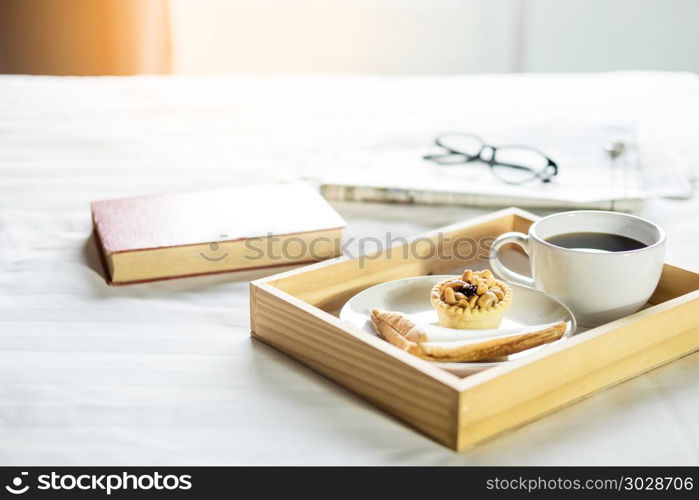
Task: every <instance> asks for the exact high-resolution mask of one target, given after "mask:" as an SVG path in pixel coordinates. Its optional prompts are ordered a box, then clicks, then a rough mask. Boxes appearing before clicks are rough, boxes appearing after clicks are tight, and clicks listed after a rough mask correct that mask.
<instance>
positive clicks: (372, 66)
mask: <svg viewBox="0 0 699 500" xmlns="http://www.w3.org/2000/svg"><path fill="white" fill-rule="evenodd" d="M171 12H172V21H173V49H174V71H175V72H178V73H218V72H235V71H255V72H286V71H293V72H298V71H314V72H351V73H381V74H411V73H418V74H434V73H469V72H486V73H497V72H512V71H603V70H615V69H659V70H688V71H699V0H171Z"/></svg>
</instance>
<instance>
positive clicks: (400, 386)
mask: <svg viewBox="0 0 699 500" xmlns="http://www.w3.org/2000/svg"><path fill="white" fill-rule="evenodd" d="M294 302H295V301H294V300H293V299H292V300H285V297H284V296H283V295H282V294H281V293H280V292H275V291H274V290H271V289H270V288H269V287H266V286H265V285H257V286H255V285H253V294H252V296H251V303H252V304H253V305H252V309H253V310H254V315H255V323H254V330H253V334H254V336H255V338H258V339H260V340H262V341H264V342H265V343H267V344H269V345H271V346H273V347H275V348H277V349H279V350H281V351H282V352H284V353H286V354H288V355H289V356H291V357H293V358H296V359H298V360H299V361H301V362H302V363H304V364H306V365H307V366H309V367H310V368H312V369H314V370H316V371H317V372H319V373H322V374H323V375H325V376H327V377H329V378H331V379H332V380H335V381H336V382H338V383H339V384H341V385H343V386H345V387H346V388H348V389H349V390H350V391H352V392H355V393H357V394H358V395H360V396H362V397H364V398H366V399H368V400H370V401H372V402H373V403H375V404H376V405H377V406H379V407H381V408H383V409H385V410H386V411H388V412H390V413H392V414H394V415H396V416H397V417H399V418H401V419H402V420H404V421H406V422H408V423H410V424H411V425H413V426H414V427H415V428H417V429H418V430H420V431H422V432H424V433H425V434H427V435H429V436H431V437H432V438H434V439H436V440H437V441H439V442H441V443H443V444H445V445H447V446H449V447H455V446H456V444H457V428H456V427H455V426H454V425H453V422H455V421H456V419H457V415H458V406H457V404H458V399H459V393H458V391H457V390H456V389H455V386H456V383H457V382H458V379H457V378H456V377H453V376H452V375H450V374H447V373H445V372H442V371H441V370H439V369H438V368H435V367H433V366H431V365H430V364H429V363H426V362H424V361H422V360H420V359H418V358H414V357H412V356H410V355H409V354H407V353H403V354H405V356H400V355H399V354H398V355H396V354H395V353H393V352H391V350H390V349H388V348H387V346H388V347H393V346H389V345H388V344H385V343H384V342H383V341H382V340H379V339H377V338H375V337H373V336H371V335H367V334H362V333H361V332H352V331H347V330H345V329H343V328H341V327H339V326H338V325H333V324H331V323H334V321H332V320H330V321H328V319H329V318H323V317H322V315H318V314H314V313H313V311H310V310H308V309H307V308H305V307H303V306H302V305H300V304H298V303H294ZM377 341H378V342H377ZM444 375H447V376H446V377H445V376H444Z"/></svg>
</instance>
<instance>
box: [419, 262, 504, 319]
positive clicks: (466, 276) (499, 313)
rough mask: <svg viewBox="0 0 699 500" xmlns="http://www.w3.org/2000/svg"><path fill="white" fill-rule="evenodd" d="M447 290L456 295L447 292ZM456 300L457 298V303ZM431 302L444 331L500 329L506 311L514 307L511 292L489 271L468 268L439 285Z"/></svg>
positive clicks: (434, 290) (436, 286)
mask: <svg viewBox="0 0 699 500" xmlns="http://www.w3.org/2000/svg"><path fill="white" fill-rule="evenodd" d="M447 288H451V289H452V291H453V292H454V293H452V292H448V291H446V289H447ZM475 289H478V291H479V292H481V293H477V292H476V291H475ZM462 290H463V292H465V293H462ZM456 292H459V293H460V294H461V295H463V296H464V297H462V298H458V297H460V296H461V295H460V296H456ZM496 294H497V295H496ZM482 296H485V297H482ZM453 297H457V298H456V300H454V298H453ZM474 297H475V298H474ZM430 302H431V303H432V307H434V308H435V310H436V311H437V316H438V317H439V324H440V325H441V326H443V327H445V328H458V329H461V330H483V329H486V328H497V327H498V326H500V322H501V321H502V317H503V315H504V314H505V311H507V310H508V309H509V308H510V306H511V305H512V289H511V288H510V287H509V286H507V285H506V284H505V283H503V282H502V281H500V280H497V279H495V277H494V276H493V273H492V272H491V271H490V270H489V269H486V270H485V271H471V270H469V269H467V270H466V271H464V273H463V275H462V276H461V277H460V278H459V277H456V276H455V277H454V278H449V279H446V280H443V281H440V282H439V283H436V284H435V285H434V286H433V287H432V290H431V291H430ZM479 303H480V305H479Z"/></svg>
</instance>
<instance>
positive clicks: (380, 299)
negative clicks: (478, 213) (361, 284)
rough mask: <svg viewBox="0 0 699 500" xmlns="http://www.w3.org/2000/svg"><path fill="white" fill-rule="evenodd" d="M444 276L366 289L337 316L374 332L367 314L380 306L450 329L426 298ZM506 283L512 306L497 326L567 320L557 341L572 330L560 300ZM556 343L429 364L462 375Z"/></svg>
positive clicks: (413, 319) (398, 281) (402, 280)
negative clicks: (478, 358) (471, 359)
mask: <svg viewBox="0 0 699 500" xmlns="http://www.w3.org/2000/svg"><path fill="white" fill-rule="evenodd" d="M447 278H453V276H446V275H445V276H418V277H415V278H405V279H401V280H395V281H389V282H386V283H381V284H380V285H376V286H373V287H371V288H367V289H366V290H364V291H362V292H360V293H358V294H357V295H355V296H354V297H352V298H351V299H350V300H349V301H347V303H346V304H345V305H344V306H343V307H342V310H341V311H340V319H341V320H342V321H346V322H348V323H351V324H352V325H354V326H356V327H357V328H359V329H360V330H362V331H365V332H368V333H371V334H373V335H377V333H376V330H374V327H373V326H372V324H371V321H369V313H370V311H371V309H374V308H380V309H387V310H389V311H398V312H402V313H404V314H405V315H407V316H408V317H409V318H410V319H411V320H412V321H414V322H415V323H421V324H432V325H435V326H434V328H439V329H442V330H444V331H451V330H452V329H450V328H443V327H441V326H439V323H438V321H437V312H436V311H435V310H434V309H433V308H432V305H431V304H430V299H429V294H430V290H431V289H432V286H433V285H434V284H435V283H437V282H438V281H441V280H444V279H447ZM509 286H510V287H511V288H512V291H513V294H514V295H513V300H512V306H511V307H510V308H509V309H508V310H507V312H506V313H505V317H504V318H503V320H502V323H501V325H500V327H501V328H512V327H518V326H530V325H538V324H542V323H553V322H556V321H567V322H568V329H567V330H566V332H565V334H564V335H563V337H562V338H561V339H560V340H558V341H556V342H561V341H562V340H563V339H565V338H567V337H570V336H571V335H573V333H575V329H576V324H575V318H574V317H573V314H572V313H571V312H570V310H569V309H568V308H567V307H566V306H565V305H563V304H562V303H561V302H560V301H558V300H557V299H555V298H553V297H551V296H550V295H548V294H546V293H544V292H540V291H538V290H533V289H531V288H527V287H524V286H520V285H515V284H512V283H510V284H509ZM462 331H463V330H462ZM472 331H473V333H474V339H475V338H478V336H477V332H478V331H477V330H472ZM556 342H552V343H550V344H545V345H542V346H539V347H534V348H532V349H529V350H527V351H523V352H520V353H517V354H512V355H510V356H506V357H504V358H502V359H498V360H495V361H487V362H477V363H473V362H472V363H442V362H439V361H433V363H434V364H435V365H437V366H439V367H440V368H444V369H445V370H447V371H448V372H451V373H453V374H455V375H458V376H465V375H469V374H471V373H474V372H477V371H481V370H483V369H486V368H490V367H492V366H497V365H499V364H501V363H503V362H506V361H509V360H512V359H519V358H521V357H523V356H527V355H529V354H531V353H533V352H535V351H538V350H541V349H546V348H547V347H549V346H551V345H553V344H555V343H556Z"/></svg>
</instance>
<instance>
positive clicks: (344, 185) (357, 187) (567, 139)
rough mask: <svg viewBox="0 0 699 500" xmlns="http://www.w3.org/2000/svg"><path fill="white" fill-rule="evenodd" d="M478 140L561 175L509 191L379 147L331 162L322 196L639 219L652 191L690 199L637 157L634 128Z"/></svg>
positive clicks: (660, 168)
mask: <svg viewBox="0 0 699 500" xmlns="http://www.w3.org/2000/svg"><path fill="white" fill-rule="evenodd" d="M479 135H481V137H482V138H483V139H484V140H485V141H486V142H487V143H489V144H493V145H496V146H497V145H506V144H527V145H531V146H534V147H537V148H538V149H540V150H541V151H543V152H545V153H546V154H547V155H548V156H550V157H551V158H553V159H554V161H556V162H557V164H558V165H559V174H558V175H557V176H556V177H555V178H554V179H553V180H552V182H549V183H542V182H540V181H538V180H535V181H532V182H528V183H526V184H523V185H516V186H513V185H509V184H505V183H503V182H501V181H499V180H498V179H497V178H496V177H495V176H493V175H492V173H491V172H490V169H489V167H488V165H487V164H484V163H480V162H471V163H467V164H458V165H449V166H443V165H438V164H436V163H434V162H431V161H429V160H423V159H422V156H423V154H424V153H425V152H426V151H427V150H428V148H427V147H423V148H405V147H401V148H396V147H379V148H375V149H371V150H365V151H356V152H352V153H348V154H345V155H342V156H341V157H339V158H336V159H335V160H334V161H333V162H332V163H333V164H334V166H333V168H332V169H331V170H330V171H329V172H328V173H327V174H326V175H324V176H323V177H321V191H322V193H323V195H324V196H325V197H326V198H328V199H330V200H345V201H372V202H387V203H421V204H435V205H439V204H447V205H470V206H484V207H486V206H504V205H517V206H520V207H529V208H535V207H541V208H580V209H584V208H587V209H603V210H617V211H626V212H636V211H639V210H640V208H641V206H642V204H643V200H644V199H645V198H646V197H647V196H649V195H650V194H652V193H653V190H658V189H660V191H661V192H660V193H659V194H660V195H665V196H682V195H683V194H685V191H689V192H690V193H691V188H689V185H688V184H687V181H686V179H683V178H682V176H681V175H679V174H678V173H677V172H673V171H672V170H673V165H671V164H669V163H668V161H667V158H666V157H665V156H664V155H662V154H658V152H657V150H656V149H653V151H650V152H646V154H645V155H643V154H642V153H643V152H644V151H643V149H644V148H639V144H638V139H637V135H638V134H637V127H636V126H635V125H634V124H629V123H622V124H614V125H609V124H605V125H600V124H598V123H594V122H592V123H590V122H580V123H572V124H571V123H568V124H566V125H565V126H561V125H560V124H558V125H557V124H543V125H542V124H539V125H533V126H530V127H511V128H510V129H509V130H507V129H506V128H505V130H503V127H498V128H497V130H495V129H494V130H492V131H491V132H490V133H487V132H486V133H481V132H480V131H479ZM611 143H623V145H624V148H623V149H624V151H623V153H622V154H621V155H619V156H616V157H613V156H612V155H611V154H610V152H609V147H608V145H609V144H611ZM646 149H647V148H646ZM651 153H652V154H651ZM642 156H646V157H647V158H648V161H645V162H644V161H642ZM649 180H650V181H651V182H652V183H653V185H650V183H649ZM659 184H663V185H662V186H661V185H659Z"/></svg>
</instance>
